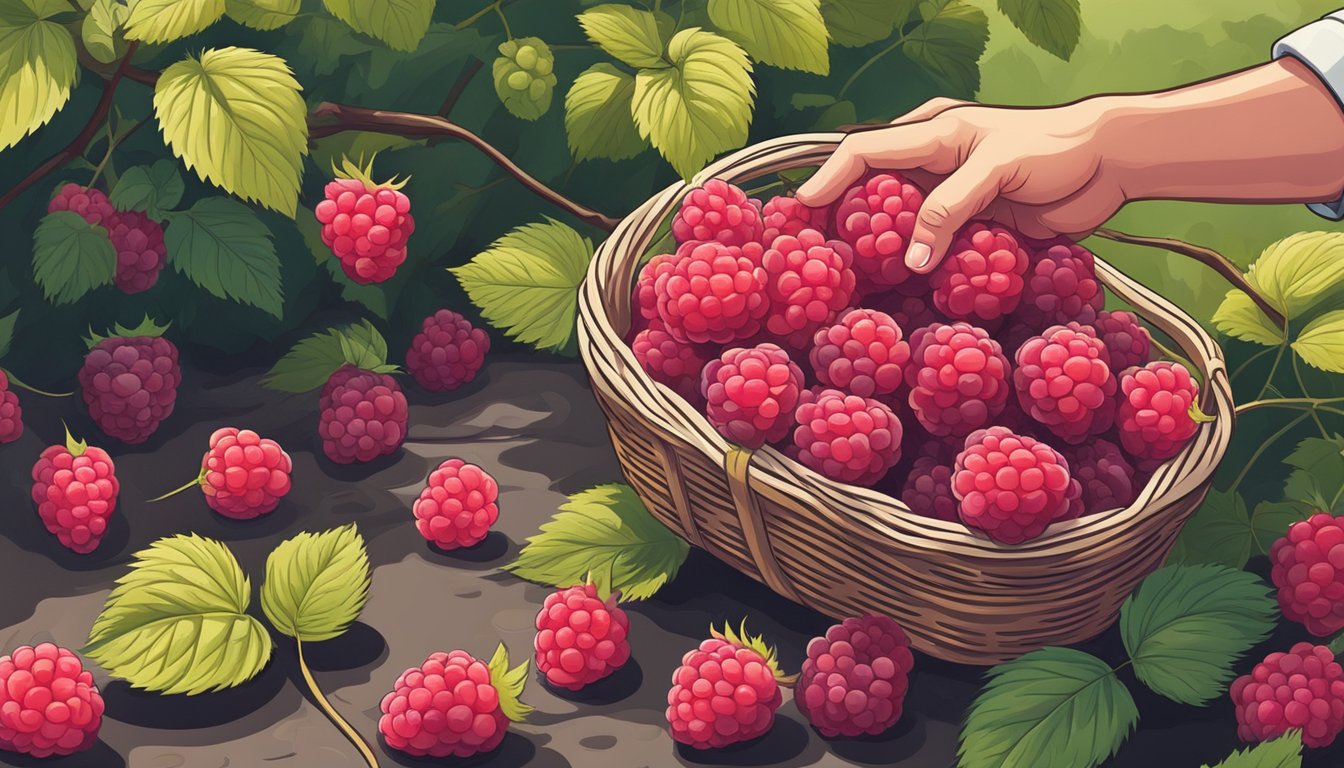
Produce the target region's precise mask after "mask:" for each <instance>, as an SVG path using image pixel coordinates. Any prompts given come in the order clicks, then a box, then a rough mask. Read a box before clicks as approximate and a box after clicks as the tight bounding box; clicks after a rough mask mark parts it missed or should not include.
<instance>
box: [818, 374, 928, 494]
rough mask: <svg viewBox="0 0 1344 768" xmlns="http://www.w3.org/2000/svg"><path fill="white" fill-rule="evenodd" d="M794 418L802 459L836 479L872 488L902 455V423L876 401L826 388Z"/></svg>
mask: <svg viewBox="0 0 1344 768" xmlns="http://www.w3.org/2000/svg"><path fill="white" fill-rule="evenodd" d="M794 418H795V420H796V421H797V422H798V428H797V429H795V430H794V432H793V444H794V447H795V448H796V449H797V458H798V461H800V462H802V463H803V464H804V465H805V466H807V467H810V468H811V469H813V470H815V471H817V472H820V473H821V474H823V475H825V476H826V477H829V478H831V479H832V480H839V481H840V482H843V483H852V484H855V485H871V484H872V483H875V482H877V481H878V480H880V479H881V478H882V476H883V475H885V474H887V470H889V469H891V468H892V467H893V466H895V464H896V462H897V460H899V459H900V457H901V436H902V428H901V421H900V419H898V418H896V414H895V413H893V412H892V410H891V409H890V408H888V407H887V406H886V405H884V404H882V403H880V402H878V401H877V400H873V399H871V398H867V397H859V396H858V395H848V394H845V393H844V392H841V391H840V390H838V389H823V390H821V391H820V392H819V393H817V394H815V395H814V394H812V393H808V395H807V396H806V397H804V398H803V399H802V402H801V403H800V404H799V405H798V410H797V413H796V414H795V417H794Z"/></svg>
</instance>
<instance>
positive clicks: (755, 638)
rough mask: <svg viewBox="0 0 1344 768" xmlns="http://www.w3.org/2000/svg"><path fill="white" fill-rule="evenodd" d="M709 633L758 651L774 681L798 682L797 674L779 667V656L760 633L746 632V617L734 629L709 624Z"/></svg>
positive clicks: (736, 644) (739, 646) (790, 683)
mask: <svg viewBox="0 0 1344 768" xmlns="http://www.w3.org/2000/svg"><path fill="white" fill-rule="evenodd" d="M709 634H710V636H711V637H713V638H714V639H716V640H722V641H724V642H725V643H729V644H731V645H735V646H737V647H738V648H747V649H749V650H752V651H755V652H756V653H759V654H760V655H761V658H763V659H765V665H766V666H767V667H769V668H770V673H771V674H772V675H773V676H774V678H775V682H776V683H779V684H780V685H782V686H786V687H787V686H791V685H793V684H794V683H796V682H798V675H786V674H784V672H783V671H782V670H781V669H780V668H779V656H778V653H777V652H776V649H775V647H774V646H773V645H766V643H765V638H763V637H761V636H760V635H750V634H747V620H746V619H743V620H742V624H741V626H739V627H738V629H737V630H736V631H734V630H733V628H732V626H731V625H728V624H724V625H723V631H722V632H720V631H719V630H718V629H717V628H716V627H714V626H713V625H710V627H709Z"/></svg>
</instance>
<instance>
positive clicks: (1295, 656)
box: [1229, 643, 1344, 749]
mask: <svg viewBox="0 0 1344 768" xmlns="http://www.w3.org/2000/svg"><path fill="white" fill-rule="evenodd" d="M1229 694H1230V695H1231V696H1232V705H1233V707H1235V708H1236V713H1237V735H1238V736H1240V737H1241V739H1242V741H1269V740H1271V739H1275V738H1278V737H1279V736H1282V735H1283V734H1284V733H1287V732H1288V731H1290V730H1300V731H1302V743H1303V744H1305V745H1307V746H1308V747H1312V748H1315V749H1323V748H1325V747H1328V746H1330V745H1331V744H1333V743H1334V742H1335V737H1336V736H1338V735H1339V734H1340V732H1341V731H1344V669H1342V668H1341V667H1340V665H1339V662H1337V661H1335V656H1334V653H1333V652H1332V651H1331V650H1330V649H1329V648H1328V647H1326V646H1324V645H1312V644H1311V643H1298V644H1296V645H1294V646H1293V647H1292V648H1291V649H1289V650H1288V652H1287V653H1282V652H1275V653H1271V654H1269V655H1268V656H1266V657H1265V660H1264V661H1262V662H1260V663H1259V664H1256V665H1255V668H1254V669H1252V670H1251V673H1250V674H1249V675H1242V676H1241V677H1238V678H1237V679H1236V680H1234V681H1232V688H1231V689H1230V690H1229Z"/></svg>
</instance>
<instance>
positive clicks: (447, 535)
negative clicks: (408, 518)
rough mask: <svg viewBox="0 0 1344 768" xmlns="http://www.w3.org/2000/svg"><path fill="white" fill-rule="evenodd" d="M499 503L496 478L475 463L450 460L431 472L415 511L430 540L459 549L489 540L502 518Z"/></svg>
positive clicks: (422, 529)
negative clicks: (491, 532)
mask: <svg viewBox="0 0 1344 768" xmlns="http://www.w3.org/2000/svg"><path fill="white" fill-rule="evenodd" d="M498 501H499V484H498V483H496V482H495V478H493V477H491V476H490V474H489V473H487V472H486V471H485V470H483V469H481V468H480V467H478V466H476V465H475V464H468V463H467V462H465V461H463V460H461V459H448V460H447V461H444V462H443V463H442V464H440V465H439V466H438V468H437V469H435V470H434V471H433V472H430V473H429V480H428V482H426V483H425V488H424V490H422V491H420V498H418V499H416V500H415V504H414V505H413V506H412V507H411V511H412V513H414V515H415V527H416V528H417V529H419V531H420V535H421V536H424V537H425V539H426V540H427V541H429V542H430V543H432V544H434V545H435V546H437V547H439V548H440V549H457V548H458V547H472V546H475V545H477V544H480V543H481V542H482V541H485V537H486V535H487V534H489V533H490V526H492V525H494V524H495V521H496V520H498V519H499V505H498V504H497V502H498Z"/></svg>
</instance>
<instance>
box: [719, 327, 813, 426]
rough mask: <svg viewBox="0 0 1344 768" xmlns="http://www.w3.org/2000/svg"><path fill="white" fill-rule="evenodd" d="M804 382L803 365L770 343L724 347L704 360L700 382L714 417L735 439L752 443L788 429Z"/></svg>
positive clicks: (791, 423) (791, 424)
mask: <svg viewBox="0 0 1344 768" xmlns="http://www.w3.org/2000/svg"><path fill="white" fill-rule="evenodd" d="M802 388H803V371H802V369H800V368H799V367H798V364H797V363H795V362H793V361H792V360H791V359H789V353H788V352H785V351H784V350H783V349H781V348H780V347H779V346H777V345H775V344H769V343H766V344H758V345H756V346H755V347H746V348H743V347H734V348H732V349H728V350H725V351H724V353H723V355H722V356H720V357H719V359H717V360H711V361H710V362H709V365H706V366H705V370H704V374H703V378H702V379H701V384H700V391H701V393H702V394H703V395H704V396H705V399H706V400H707V401H708V405H707V406H706V409H705V414H706V416H708V417H709V423H710V424H712V425H714V428H715V429H716V430H718V431H719V434H721V435H723V436H724V438H726V439H727V440H729V441H730V442H733V443H736V444H737V445H741V446H743V447H746V448H753V449H754V448H760V447H761V446H762V445H765V444H766V443H773V442H776V441H778V440H781V439H783V438H784V436H785V435H787V434H788V433H789V429H790V428H791V427H792V426H793V410H794V408H795V407H796V406H797V405H798V396H799V393H800V392H801V391H802Z"/></svg>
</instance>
